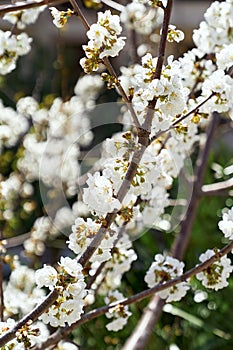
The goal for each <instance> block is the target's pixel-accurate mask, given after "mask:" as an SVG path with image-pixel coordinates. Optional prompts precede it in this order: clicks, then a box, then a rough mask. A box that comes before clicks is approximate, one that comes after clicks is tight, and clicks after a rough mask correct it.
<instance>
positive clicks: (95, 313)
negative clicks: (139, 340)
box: [31, 241, 233, 350]
mask: <svg viewBox="0 0 233 350" xmlns="http://www.w3.org/2000/svg"><path fill="white" fill-rule="evenodd" d="M232 249H233V241H232V242H230V243H229V244H227V245H226V246H224V247H223V248H222V249H221V250H220V251H219V252H217V253H215V254H214V255H213V256H212V257H211V258H209V259H208V260H206V261H204V262H203V263H200V264H199V265H197V266H195V267H193V268H192V269H190V270H188V271H186V272H185V273H184V274H183V275H181V276H179V277H176V278H174V279H173V280H170V281H168V282H166V283H163V284H157V285H156V286H155V287H153V288H150V289H146V290H144V291H142V292H140V293H137V294H135V295H133V296H131V297H129V298H126V299H123V300H121V301H118V302H115V303H112V304H111V305H106V306H103V307H100V308H98V309H95V310H92V311H90V312H88V313H86V314H85V315H83V316H82V317H81V319H80V320H79V321H77V322H75V323H73V324H72V325H71V326H67V327H64V328H61V329H59V330H57V331H56V332H54V333H53V334H52V335H51V336H50V337H49V338H48V339H47V341H46V342H45V343H43V344H42V346H41V347H38V346H35V347H33V348H32V349H31V350H39V349H41V350H44V349H46V348H47V347H49V346H51V345H53V344H56V343H58V342H59V341H60V340H61V339H63V338H64V337H65V336H67V335H68V334H69V333H70V332H72V331H73V330H74V329H75V328H77V327H78V326H81V325H82V324H85V323H87V322H89V321H91V320H93V319H95V318H97V317H99V316H101V315H103V314H105V313H106V312H108V310H109V309H111V308H112V307H114V306H117V305H131V304H133V303H136V302H140V301H141V300H143V299H146V298H148V297H150V296H152V295H154V294H155V293H158V292H160V291H162V290H164V289H167V288H170V287H173V286H175V285H177V284H179V283H181V282H187V280H188V279H190V278H191V277H193V276H195V275H196V274H198V273H199V272H201V271H203V270H205V269H207V268H208V267H209V266H210V265H212V264H213V263H214V262H215V261H217V260H219V258H221V257H222V256H224V255H226V254H228V253H230V252H231V250H232ZM164 303H165V301H164V300H163V303H162V304H164ZM154 304H155V305H156V303H154ZM157 304H159V302H157ZM162 306H163V305H162ZM151 312H153V309H150V313H151ZM123 349H127V350H128V349H130V350H132V348H129V347H128V348H122V350H123ZM143 349H145V348H143Z"/></svg>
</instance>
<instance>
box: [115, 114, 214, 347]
mask: <svg viewBox="0 0 233 350" xmlns="http://www.w3.org/2000/svg"><path fill="white" fill-rule="evenodd" d="M216 119H217V115H216V114H214V115H213V120H212V122H211V124H210V127H209V131H208V134H207V141H206V144H205V147H204V148H203V149H202V150H201V152H200V155H199V158H198V160H197V162H196V170H195V176H194V186H193V193H192V197H191V201H190V203H189V207H188V210H187V213H186V216H185V218H184V220H183V222H182V223H181V228H180V232H179V234H178V236H177V238H176V240H175V242H174V243H173V247H172V255H173V256H174V257H175V258H177V259H179V260H182V258H183V254H184V252H185V250H186V248H187V245H188V242H189V238H190V235H191V231H192V225H193V222H194V218H195V216H196V211H197V207H198V203H199V193H200V187H201V184H202V183H203V177H204V172H205V168H206V163H207V158H208V154H209V150H210V145H211V141H212V138H213V135H214V131H215V128H216V124H217V121H216ZM164 304H165V300H160V298H159V297H158V296H157V295H155V296H154V297H153V298H152V300H151V301H150V302H149V304H148V306H147V309H146V311H145V312H144V314H143V316H142V317H141V319H140V321H139V322H138V325H137V327H136V328H135V330H134V332H133V334H132V335H131V336H130V337H129V338H128V340H127V341H126V343H125V345H124V347H123V348H122V350H143V349H145V346H146V343H147V341H148V339H149V337H150V334H151V331H152V329H153V327H154V325H155V323H156V322H157V321H158V319H159V317H160V315H161V313H162V309H163V305H164Z"/></svg>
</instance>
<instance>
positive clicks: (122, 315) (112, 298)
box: [104, 290, 132, 332]
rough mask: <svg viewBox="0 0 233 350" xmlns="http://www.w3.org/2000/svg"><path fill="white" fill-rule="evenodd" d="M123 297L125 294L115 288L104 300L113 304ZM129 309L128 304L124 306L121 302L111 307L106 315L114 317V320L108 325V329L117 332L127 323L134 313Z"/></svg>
mask: <svg viewBox="0 0 233 350" xmlns="http://www.w3.org/2000/svg"><path fill="white" fill-rule="evenodd" d="M123 299H124V296H123V294H122V293H120V292H119V291H117V290H115V291H113V292H110V293H109V294H108V296H107V297H106V298H105V299H104V300H105V303H106V304H109V303H110V304H111V303H113V302H116V301H118V300H123ZM128 309H129V307H128V306H123V305H121V304H118V305H117V306H115V307H113V308H110V309H109V311H108V312H107V313H106V314H105V315H106V317H107V318H113V321H112V322H110V323H108V324H107V325H106V328H107V330H108V331H114V332H117V331H119V330H121V329H122V328H123V327H124V326H125V325H126V324H127V321H128V318H129V317H130V316H131V315H132V313H131V312H130V311H128Z"/></svg>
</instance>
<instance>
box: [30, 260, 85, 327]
mask: <svg viewBox="0 0 233 350" xmlns="http://www.w3.org/2000/svg"><path fill="white" fill-rule="evenodd" d="M82 270H83V267H82V265H80V264H79V263H77V261H76V260H73V259H71V258H68V257H65V258H64V257H61V259H60V263H59V267H58V271H57V270H56V269H55V268H54V267H52V266H48V265H45V266H44V267H43V268H41V269H39V270H37V271H36V276H35V278H36V283H37V285H38V287H39V288H42V287H48V288H49V289H50V290H53V289H54V288H56V289H57V290H58V291H59V296H58V298H57V300H56V303H55V304H53V305H52V306H51V307H50V308H49V309H48V310H47V311H46V312H45V313H44V314H42V315H41V316H40V319H41V320H42V321H43V322H44V323H46V324H48V323H49V324H50V325H51V326H53V327H58V326H61V327H64V326H65V325H66V324H69V325H70V324H72V323H74V322H75V321H78V320H79V319H80V317H81V314H82V313H83V307H84V305H85V302H84V298H85V296H86V289H85V287H86V283H85V282H84V275H83V272H82Z"/></svg>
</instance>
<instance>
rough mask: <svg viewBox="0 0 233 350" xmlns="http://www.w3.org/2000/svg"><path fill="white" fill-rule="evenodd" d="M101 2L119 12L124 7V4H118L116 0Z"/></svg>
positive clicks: (103, 0)
mask: <svg viewBox="0 0 233 350" xmlns="http://www.w3.org/2000/svg"><path fill="white" fill-rule="evenodd" d="M101 2H102V3H103V4H105V5H107V6H109V7H111V8H113V9H114V10H117V11H119V12H122V11H123V10H124V8H125V6H123V5H121V4H118V3H117V2H115V1H112V0H101Z"/></svg>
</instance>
